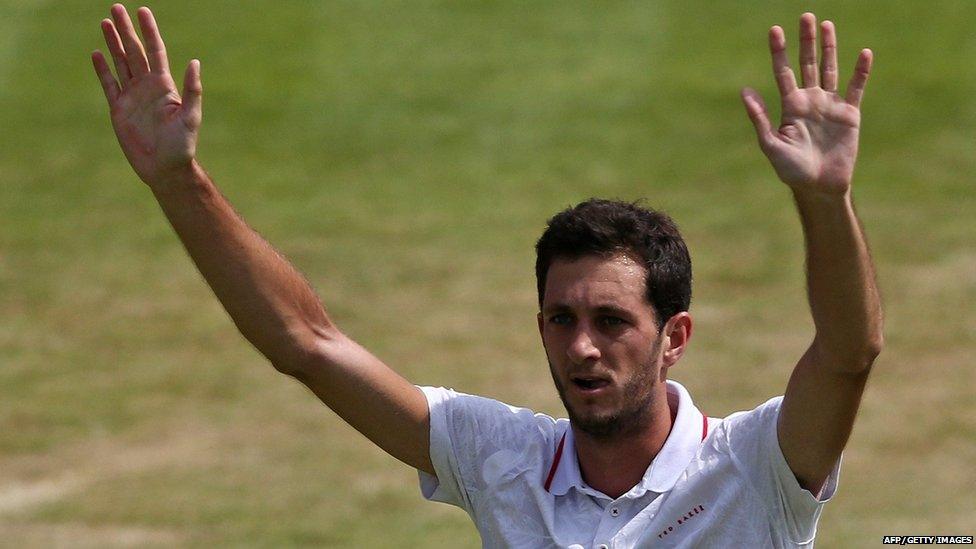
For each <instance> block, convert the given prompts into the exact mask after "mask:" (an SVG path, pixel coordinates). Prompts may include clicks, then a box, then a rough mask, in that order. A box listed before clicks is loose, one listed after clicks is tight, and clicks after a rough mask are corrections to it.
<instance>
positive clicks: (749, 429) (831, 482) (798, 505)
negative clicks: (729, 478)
mask: <svg viewBox="0 0 976 549" xmlns="http://www.w3.org/2000/svg"><path fill="white" fill-rule="evenodd" d="M782 402H783V397H782V396H779V397H776V398H773V399H770V400H769V401H767V402H766V403H764V404H762V405H761V406H759V407H758V408H756V409H754V410H751V411H749V412H740V413H737V414H733V415H731V416H729V417H728V418H726V419H725V420H724V421H723V426H722V428H723V429H724V431H725V437H726V443H727V444H728V448H729V453H730V455H731V456H732V460H733V462H734V463H735V465H736V468H737V469H738V470H739V471H740V472H741V473H742V474H743V475H744V476H745V477H746V478H747V479H748V481H749V483H750V485H751V486H752V488H753V489H754V490H755V491H756V492H757V495H758V497H759V498H760V499H761V500H762V502H763V503H764V504H765V506H766V509H767V511H768V512H769V514H770V515H771V517H770V519H771V520H772V523H773V525H776V526H779V527H780V528H782V530H783V531H782V533H783V534H784V535H785V536H786V537H788V538H789V539H791V540H792V541H793V542H794V543H797V544H799V545H804V544H808V543H811V542H812V540H813V538H814V537H815V536H816V532H817V522H818V521H819V520H820V513H821V512H822V511H823V505H824V504H825V503H826V502H827V501H829V500H830V498H832V497H833V495H834V493H835V492H836V490H837V481H838V478H839V475H840V462H841V460H840V458H838V459H837V463H836V464H835V465H834V468H833V470H832V471H831V472H830V475H829V476H828V477H827V480H826V482H824V486H823V488H822V489H821V490H820V493H819V494H813V493H811V492H810V491H809V490H806V489H805V488H803V487H802V486H800V483H799V481H797V479H796V475H794V474H793V471H792V470H791V469H790V466H789V464H787V463H786V457H785V456H783V450H782V449H781V448H780V445H779V435H778V433H777V428H776V424H777V419H778V417H779V410H780V406H781V404H782Z"/></svg>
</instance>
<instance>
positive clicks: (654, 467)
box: [549, 380, 707, 498]
mask: <svg viewBox="0 0 976 549" xmlns="http://www.w3.org/2000/svg"><path fill="white" fill-rule="evenodd" d="M667 392H668V396H669V397H677V401H678V413H677V414H676V416H675V418H674V425H672V426H671V433H669V434H668V438H667V440H665V441H664V446H663V447H662V448H661V451H660V452H658V454H657V456H655V457H654V460H653V461H651V464H650V466H648V468H647V471H645V472H644V478H643V479H641V481H640V482H639V483H637V485H635V486H634V487H633V488H631V489H630V491H629V492H627V493H626V494H625V495H624V497H629V498H638V497H641V496H643V495H644V494H645V493H646V492H648V491H651V492H658V493H661V492H667V491H668V490H670V489H671V488H673V487H674V484H675V483H676V482H677V481H678V479H679V478H680V477H681V474H682V473H683V472H684V470H685V469H686V468H687V467H688V464H689V463H691V460H692V459H693V458H694V457H695V454H696V453H697V452H698V447H699V446H700V445H701V442H702V440H703V438H704V435H705V431H704V430H703V425H704V422H705V421H707V420H705V418H704V416H703V415H702V413H701V412H700V411H698V408H696V407H695V404H694V403H693V402H692V401H691V395H689V394H688V391H687V390H686V389H685V388H684V387H683V386H681V384H680V383H678V382H676V381H671V380H668V381H667ZM564 433H565V435H564V436H565V437H566V439H565V440H566V442H565V444H564V448H563V452H562V455H561V459H560V462H559V463H558V464H556V472H555V475H554V476H553V478H552V485H551V486H550V490H549V491H550V493H552V494H553V495H557V496H561V495H565V494H566V493H567V492H569V489H570V488H576V489H577V490H578V491H580V492H583V493H585V494H589V495H595V496H598V497H604V498H608V496H606V495H604V494H602V493H600V492H598V491H596V490H594V489H593V488H590V487H589V486H588V485H587V484H586V483H585V482H583V475H582V474H581V473H580V468H579V461H577V459H576V444H575V440H574V438H573V430H572V429H571V428H570V424H569V422H567V423H566V429H565V431H564Z"/></svg>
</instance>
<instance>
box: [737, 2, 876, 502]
mask: <svg viewBox="0 0 976 549" xmlns="http://www.w3.org/2000/svg"><path fill="white" fill-rule="evenodd" d="M820 30H821V52H822V64H821V65H820V66H819V67H818V65H817V24H816V19H815V17H814V16H813V14H810V13H806V14H804V15H803V16H802V17H801V18H800V71H801V83H802V84H801V85H802V87H800V86H798V85H797V82H796V79H795V77H794V75H793V71H792V69H791V68H790V66H789V63H788V62H787V58H786V38H785V36H784V34H783V30H782V29H781V28H779V27H773V28H772V29H771V30H770V32H769V46H770V51H771V53H772V57H773V72H774V75H775V77H776V80H777V84H778V87H779V90H780V95H781V99H782V104H783V120H782V123H781V125H780V127H779V128H776V129H774V128H772V126H771V124H770V122H769V118H768V116H767V114H766V109H765V106H764V105H763V102H762V99H761V98H760V97H759V95H758V94H757V93H756V92H755V91H753V90H751V89H748V88H747V89H745V90H743V94H742V98H743V101H744V103H745V106H746V110H747V112H748V114H749V117H750V118H751V119H752V122H753V124H754V125H755V127H756V132H757V134H758V137H759V143H760V147H761V148H762V150H763V152H764V153H765V154H766V156H767V157H768V158H769V160H770V163H772V165H773V168H774V169H775V170H776V173H777V175H779V177H780V179H781V180H782V181H783V182H784V183H786V184H787V185H788V186H789V187H790V189H791V191H792V193H793V197H794V200H795V202H796V205H797V209H798V210H799V214H800V220H801V222H802V225H803V234H804V241H805V245H806V271H807V287H808V293H809V300H810V309H811V312H812V314H813V320H814V325H815V326H816V335H815V337H814V340H813V343H812V344H811V345H810V347H809V348H808V349H807V351H806V353H804V354H803V356H802V357H801V358H800V360H799V362H798V363H797V365H796V368H795V369H794V370H793V374H792V376H791V377H790V381H789V384H788V385H787V388H786V394H785V396H784V397H783V403H782V406H781V409H780V414H779V423H778V426H777V429H778V437H779V443H780V448H781V449H782V451H783V455H784V457H785V458H786V462H787V463H788V464H789V466H790V469H791V470H792V471H793V473H794V475H796V478H797V480H798V481H799V482H800V485H801V486H803V487H804V488H806V489H807V490H809V491H811V492H813V493H815V494H816V493H818V492H819V491H820V490H821V488H822V487H823V484H824V482H825V481H826V479H827V478H828V476H829V475H830V472H831V470H832V469H833V468H834V466H835V464H836V463H837V460H838V458H839V457H840V454H841V452H842V451H843V449H844V446H845V445H846V443H847V440H848V438H849V436H850V433H851V429H852V427H853V425H854V418H855V416H856V414H857V409H858V407H859V405H860V402H861V395H862V393H863V391H864V386H865V383H866V381H867V377H868V373H869V371H870V369H871V364H872V363H873V362H874V359H875V357H876V356H877V355H878V353H879V352H880V351H881V346H882V339H883V338H882V313H881V302H880V298H879V296H878V289H877V286H876V284H875V277H874V267H873V265H872V263H871V257H870V254H869V252H868V247H867V243H866V241H865V238H864V233H863V231H862V229H861V225H860V222H859V221H858V219H857V216H856V215H855V212H854V205H853V202H852V199H851V177H852V175H853V171H854V163H855V160H856V158H857V143H858V132H859V129H860V101H861V95H862V94H863V91H864V86H865V83H866V82H867V77H868V72H869V71H870V67H871V60H872V54H871V51H870V50H862V51H861V53H860V55H859V56H858V60H857V65H856V68H855V70H854V75H853V77H852V78H851V80H850V83H849V84H848V88H847V93H846V96H844V97H842V96H840V95H839V94H838V93H837V72H838V71H837V54H836V36H835V32H834V26H833V24H832V23H830V22H829V21H825V22H824V23H823V24H822V25H821V27H820Z"/></svg>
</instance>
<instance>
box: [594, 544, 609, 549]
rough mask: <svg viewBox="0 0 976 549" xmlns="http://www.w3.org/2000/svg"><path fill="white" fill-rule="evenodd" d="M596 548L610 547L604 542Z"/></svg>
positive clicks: (604, 548) (606, 548)
mask: <svg viewBox="0 0 976 549" xmlns="http://www.w3.org/2000/svg"><path fill="white" fill-rule="evenodd" d="M597 549H610V547H608V546H607V544H606V543H602V544H600V545H598V546H597Z"/></svg>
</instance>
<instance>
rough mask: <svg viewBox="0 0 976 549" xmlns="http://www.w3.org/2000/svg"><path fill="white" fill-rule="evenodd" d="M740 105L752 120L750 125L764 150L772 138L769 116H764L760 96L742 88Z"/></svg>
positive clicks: (763, 107) (749, 89)
mask: <svg viewBox="0 0 976 549" xmlns="http://www.w3.org/2000/svg"><path fill="white" fill-rule="evenodd" d="M742 103H743V105H745V107H746V114H748V115H749V119H750V120H752V125H753V126H754V127H755V128H756V137H758V138H759V144H760V145H761V146H762V147H763V148H764V149H765V148H766V147H767V146H769V144H770V141H771V140H772V137H773V135H772V133H773V129H772V124H770V122H769V116H768V115H767V114H766V104H765V103H764V102H763V100H762V96H760V95H759V94H758V93H757V92H756V90H754V89H752V88H743V90H742Z"/></svg>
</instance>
